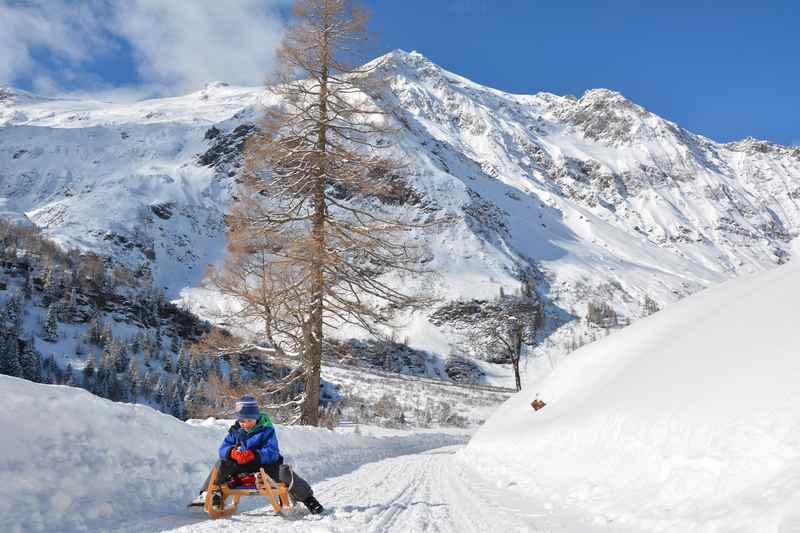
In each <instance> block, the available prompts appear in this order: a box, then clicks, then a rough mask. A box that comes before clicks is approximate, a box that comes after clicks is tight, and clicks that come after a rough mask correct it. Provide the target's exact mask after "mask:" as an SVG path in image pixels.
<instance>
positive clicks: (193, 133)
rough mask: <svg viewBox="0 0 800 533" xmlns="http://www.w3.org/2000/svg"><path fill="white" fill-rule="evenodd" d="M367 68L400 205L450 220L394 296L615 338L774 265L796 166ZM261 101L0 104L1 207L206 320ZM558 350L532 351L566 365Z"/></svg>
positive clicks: (790, 154)
mask: <svg viewBox="0 0 800 533" xmlns="http://www.w3.org/2000/svg"><path fill="white" fill-rule="evenodd" d="M375 65H376V66H378V67H379V68H377V69H376V70H375V75H381V76H384V77H385V78H386V80H387V82H388V84H387V86H386V87H385V89H384V90H382V91H381V92H380V94H374V95H372V96H373V97H374V102H375V103H376V105H378V106H380V107H382V108H383V109H386V110H388V111H390V112H391V113H392V114H393V116H394V117H395V120H396V124H397V126H398V128H399V132H398V135H397V138H396V141H397V150H396V152H395V153H396V155H397V156H398V157H401V158H402V159H403V160H404V162H407V163H408V166H407V167H406V171H405V174H406V175H405V176H404V178H405V179H407V180H408V182H409V183H410V184H411V185H412V187H413V188H414V191H415V193H414V195H412V196H411V197H410V198H407V199H406V200H407V202H408V205H407V206H406V207H407V208H408V209H417V210H418V211H419V212H420V213H422V214H423V215H424V214H425V213H429V212H431V211H436V212H439V213H442V212H447V213H449V214H451V215H454V216H455V220H456V222H455V223H454V224H452V225H450V226H447V227H437V228H435V229H434V230H428V231H425V232H424V234H422V235H419V234H416V235H412V237H411V238H413V239H424V240H426V241H427V242H428V243H429V244H430V247H431V252H432V254H431V257H430V258H428V259H429V261H428V262H427V263H426V266H428V267H431V268H432V269H434V270H436V271H437V272H438V273H439V274H440V276H439V277H438V278H435V279H414V280H408V279H402V280H401V279H398V280H397V283H403V284H404V286H407V287H416V288H419V289H420V290H427V289H429V288H430V287H431V286H433V287H435V288H436V289H437V291H438V293H439V295H440V296H441V297H442V298H443V299H444V300H463V299H469V298H490V297H494V296H495V295H497V294H498V292H499V290H500V288H501V287H502V288H503V289H504V290H505V291H506V292H510V291H511V290H513V289H516V288H517V287H518V286H519V282H520V279H521V278H523V277H528V278H535V279H536V280H537V281H538V289H537V290H538V291H539V292H540V293H542V294H544V295H545V296H546V298H547V299H548V301H549V302H550V306H549V308H548V309H549V313H550V316H551V318H552V321H551V324H552V325H553V326H558V325H559V324H561V323H563V322H565V321H569V320H570V319H573V318H576V317H582V316H583V315H585V309H586V305H587V302H589V301H596V302H608V303H609V304H611V305H612V306H613V307H614V308H615V309H616V311H617V312H618V313H619V314H620V316H621V317H622V319H621V322H623V323H624V322H626V321H627V320H632V319H636V318H638V317H640V316H642V314H643V311H642V302H643V301H644V299H645V296H648V297H650V298H652V299H653V300H654V301H655V302H657V303H658V304H660V305H661V306H663V305H665V304H668V303H671V302H673V301H675V300H677V299H680V298H681V297H683V296H685V295H687V294H691V293H693V292H696V291H698V290H700V289H702V288H705V287H707V286H710V285H712V284H715V283H718V282H721V281H723V280H725V279H729V278H731V277H733V276H735V275H738V274H741V273H748V272H756V271H762V270H765V269H769V268H772V267H774V266H776V265H778V264H780V263H783V262H785V261H786V260H787V259H788V257H789V255H790V249H789V247H788V244H787V243H788V242H789V240H790V239H791V238H792V237H793V236H795V235H797V234H798V229H800V206H798V203H797V199H798V198H800V149H797V148H787V147H782V146H777V145H773V144H769V143H766V142H761V141H756V140H753V139H747V140H744V141H741V142H737V143H729V144H719V143H715V142H713V141H711V140H709V139H706V138H704V137H702V136H699V135H695V134H693V133H691V132H688V131H686V130H684V129H682V128H681V127H680V126H678V125H676V124H673V123H671V122H669V121H667V120H664V119H663V118H661V117H658V116H656V115H654V114H652V113H649V112H648V111H647V110H645V109H643V108H642V107H640V106H638V105H636V104H635V103H633V102H630V101H628V100H626V99H625V98H624V97H623V96H622V95H620V94H618V93H615V92H613V91H609V90H606V89H596V90H592V91H588V92H587V93H586V94H584V95H583V96H582V97H581V98H575V97H572V96H556V95H553V94H548V93H538V94H534V95H513V94H508V93H504V92H501V91H497V90H494V89H491V88H488V87H484V86H481V85H478V84H475V83H473V82H471V81H469V80H466V79H464V78H462V77H460V76H457V75H455V74H452V73H450V72H447V71H445V70H443V69H441V68H439V67H438V66H436V65H435V64H433V63H432V62H431V61H429V60H428V59H426V58H425V57H423V56H422V55H420V54H418V53H413V52H412V53H406V52H402V51H396V52H393V53H390V54H388V55H386V56H383V57H381V58H378V59H376V60H375ZM269 103H270V102H269V101H268V100H265V99H264V97H263V91H262V89H261V88H258V87H254V88H247V87H229V86H226V85H225V84H221V83H213V84H209V85H208V86H207V87H206V88H205V89H203V90H202V91H199V92H196V93H193V94H190V95H187V96H184V97H178V98H168V99H160V100H147V101H143V102H138V103H135V104H109V103H105V102H97V101H88V100H64V99H46V98H42V97H38V96H36V95H32V94H29V93H24V92H22V91H17V90H14V89H2V90H0V196H5V197H8V198H10V199H12V200H13V201H14V202H15V204H16V205H18V206H19V208H20V209H21V210H23V211H24V212H25V213H27V215H28V216H29V217H30V218H31V219H32V220H33V221H34V222H35V223H36V224H38V225H40V226H42V227H44V228H46V230H47V232H48V234H49V235H51V236H52V237H54V238H55V239H57V240H59V241H60V242H62V243H64V244H65V245H69V246H80V247H83V248H90V249H94V250H96V251H100V252H102V253H105V254H108V255H112V256H114V257H115V258H116V259H117V260H120V261H123V262H126V263H128V264H129V265H130V266H132V267H133V268H134V269H136V268H137V267H139V266H140V265H142V264H145V265H147V266H148V267H150V268H151V270H152V272H153V277H154V279H155V281H156V283H157V285H159V286H164V287H166V288H167V290H168V294H169V295H171V296H177V295H179V294H181V293H182V294H183V297H184V299H185V300H186V302H187V303H188V304H190V305H192V306H193V308H194V309H196V310H198V311H200V312H204V311H205V310H208V309H209V308H211V307H213V304H209V301H208V298H207V296H206V295H205V294H203V293H202V292H201V291H197V290H193V287H196V286H197V285H198V284H199V282H200V279H201V277H202V273H203V271H204V269H205V266H206V265H207V264H208V263H211V262H214V261H216V260H218V259H219V258H220V257H221V254H222V253H223V248H224V221H223V216H224V213H225V205H226V202H227V201H228V200H229V199H230V197H231V191H232V188H233V187H234V185H235V179H236V176H237V172H238V157H239V153H240V151H241V147H242V140H243V139H244V138H245V137H246V135H247V133H248V132H249V131H250V127H251V125H252V124H253V123H254V122H255V120H256V118H257V115H258V106H259V105H261V104H269ZM430 311H431V312H433V311H434V309H431V310H430ZM429 315H430V313H425V314H423V315H417V316H415V317H412V318H411V319H410V320H409V321H408V323H407V324H406V325H405V326H404V327H403V328H401V330H402V331H399V334H400V335H401V336H406V335H407V336H409V338H410V341H411V343H412V345H413V346H415V347H417V348H422V349H429V350H433V351H435V352H438V353H440V354H446V353H447V352H449V351H451V350H453V347H454V346H458V344H459V341H460V340H461V336H460V335H461V334H460V332H459V331H457V328H454V327H452V326H451V325H448V324H440V325H438V326H434V325H433V324H431V323H430V322H429V321H428V320H427V317H428V316H429ZM570 334H571V333H569V332H564V331H561V332H556V334H555V335H552V336H551V337H550V339H549V340H545V341H544V342H543V343H542V348H541V349H540V351H542V352H547V353H551V354H552V353H563V352H565V351H566V350H567V345H568V344H569V342H568V341H569V336H570ZM592 335H593V334H592ZM573 341H574V339H573ZM580 342H583V340H580ZM580 342H579V343H580ZM573 343H574V342H573ZM456 351H458V350H456ZM501 381H502V380H501Z"/></svg>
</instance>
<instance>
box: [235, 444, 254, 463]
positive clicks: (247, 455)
mask: <svg viewBox="0 0 800 533" xmlns="http://www.w3.org/2000/svg"><path fill="white" fill-rule="evenodd" d="M255 458H256V454H255V453H253V451H252V450H244V451H242V450H240V449H239V448H231V459H233V460H234V461H236V462H237V463H239V464H240V465H246V464H247V463H249V462H251V461H252V460H253V459H255Z"/></svg>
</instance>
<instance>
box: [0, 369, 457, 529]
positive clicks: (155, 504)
mask: <svg viewBox="0 0 800 533" xmlns="http://www.w3.org/2000/svg"><path fill="white" fill-rule="evenodd" d="M0 395H2V397H3V409H2V411H0V427H2V428H3V432H2V433H0V476H1V477H0V479H2V483H0V516H2V530H3V531H9V532H17V531H59V532H62V531H73V530H87V529H90V530H96V529H98V528H99V529H104V528H107V527H108V526H109V525H110V524H112V523H116V522H119V521H123V520H128V521H129V520H132V519H135V518H136V517H139V516H142V515H143V514H146V516H148V517H150V518H152V517H154V516H157V515H159V514H168V513H171V514H173V515H174V514H175V513H176V512H177V513H181V512H185V513H190V511H189V510H186V509H185V505H186V503H187V502H188V501H189V500H191V499H192V498H193V497H194V496H195V495H196V494H197V489H198V487H199V486H200V485H201V483H202V481H203V480H204V479H205V476H206V475H207V474H208V470H209V466H210V464H211V462H213V460H214V459H215V457H216V449H217V446H218V445H219V442H220V441H221V440H222V438H223V436H224V433H225V432H226V431H227V428H228V424H227V423H218V422H216V421H213V420H209V421H205V422H200V423H194V424H187V423H184V422H181V421H180V420H177V419H175V418H173V417H171V416H168V415H165V414H162V413H159V412H157V411H155V410H153V409H150V408H149V407H145V406H142V405H135V404H121V403H114V402H111V401H108V400H105V399H102V398H99V397H96V396H93V395H92V394H89V393H88V392H86V391H84V390H82V389H76V388H72V387H66V386H55V385H39V384H35V383H31V382H29V381H25V380H22V379H17V378H11V377H8V376H2V375H0ZM277 431H278V439H279V442H280V445H281V449H282V451H283V453H284V455H285V456H287V458H288V459H289V460H290V462H294V463H295V464H296V465H297V467H298V471H299V472H302V474H303V475H304V476H306V477H307V478H308V479H309V480H310V481H312V482H314V481H318V480H320V479H322V478H323V477H326V476H330V475H335V474H338V473H344V472H346V471H348V470H353V469H355V468H357V467H358V466H359V465H360V464H362V463H365V462H369V461H374V460H378V459H382V458H384V457H389V456H392V455H401V454H404V453H414V452H417V451H421V450H424V449H429V448H434V447H438V446H442V445H447V444H453V443H455V442H459V441H462V442H463V437H461V436H451V435H443V434H423V435H413V436H411V435H410V436H396V437H384V438H378V437H367V436H358V435H351V434H340V433H337V432H333V431H329V430H326V429H317V428H283V427H279V428H278V430H277ZM198 518H202V515H198Z"/></svg>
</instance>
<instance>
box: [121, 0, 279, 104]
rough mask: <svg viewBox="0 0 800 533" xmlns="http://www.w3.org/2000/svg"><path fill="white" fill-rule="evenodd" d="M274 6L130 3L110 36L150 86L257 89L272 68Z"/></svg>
mask: <svg viewBox="0 0 800 533" xmlns="http://www.w3.org/2000/svg"><path fill="white" fill-rule="evenodd" d="M276 4H278V2H276V1H270V2H265V1H263V0H236V1H228V2H221V1H219V0H170V1H169V2H165V1H163V0H135V1H128V2H123V3H120V5H119V9H118V11H117V13H116V20H115V30H116V31H117V32H119V34H120V35H122V36H124V37H125V38H126V39H127V40H128V42H130V43H131V45H132V46H133V48H134V49H135V50H136V52H137V58H138V60H139V71H140V74H141V76H142V77H143V78H144V79H145V80H146V81H147V82H149V83H154V84H157V85H165V86H167V87H174V88H175V89H177V90H178V91H188V90H193V89H198V88H200V87H202V85H203V84H205V83H206V82H208V81H214V80H224V81H227V82H229V83H232V84H258V83H261V82H263V81H264V79H265V77H266V76H267V74H268V72H269V71H270V69H271V67H272V61H273V57H274V55H273V53H274V50H275V49H276V47H277V46H278V44H279V42H280V39H281V30H282V23H281V21H280V19H279V18H278V16H277V15H276V14H275V13H274V12H273V11H271V10H269V8H270V7H272V8H274V7H275V5H276Z"/></svg>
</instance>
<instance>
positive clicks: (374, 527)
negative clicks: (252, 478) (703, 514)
mask: <svg viewBox="0 0 800 533" xmlns="http://www.w3.org/2000/svg"><path fill="white" fill-rule="evenodd" d="M460 448H461V447H460V446H450V447H446V448H438V449H435V450H430V451H428V452H424V453H420V454H415V455H404V456H399V457H394V458H391V459H386V460H383V461H378V462H375V463H368V464H365V465H363V466H361V467H360V468H358V469H357V470H355V471H353V472H351V473H349V474H346V475H343V476H338V477H334V478H330V479H328V480H326V481H322V482H320V483H317V484H316V485H315V487H314V489H315V492H316V495H317V496H318V498H319V500H320V501H321V502H322V504H323V505H324V506H325V507H326V511H325V513H324V514H322V515H320V516H313V515H310V514H308V512H307V511H305V509H304V508H302V505H301V506H300V509H298V510H297V511H295V512H294V513H293V514H292V515H290V516H288V517H281V516H276V515H275V513H274V512H273V511H272V509H271V508H270V507H266V506H259V507H258V508H255V509H253V508H250V510H247V511H244V512H241V513H239V514H237V515H235V516H233V517H231V518H228V519H220V520H207V519H205V518H204V516H203V515H202V514H199V511H198V512H197V513H196V514H195V515H193V516H191V517H190V516H189V515H188V514H187V515H184V516H182V517H172V520H173V525H172V526H170V525H169V523H168V520H162V521H160V522H159V523H152V522H151V523H149V524H139V529H138V531H170V532H173V533H207V532H218V531H236V532H241V533H256V532H259V533H261V532H274V533H278V532H281V533H301V532H312V531H313V532H315V533H383V532H397V533H401V532H402V533H414V532H425V533H493V532H500V533H517V532H519V533H521V532H525V533H551V532H553V533H554V532H564V533H578V532H580V533H588V532H592V531H604V532H606V533H607V532H608V529H595V528H592V527H590V526H589V525H588V524H587V523H586V522H585V521H580V520H577V519H574V520H573V518H574V517H570V519H569V521H568V522H564V515H563V514H562V513H558V514H553V513H552V512H551V511H549V510H546V508H545V506H544V505H541V504H540V503H538V502H536V501H531V500H530V499H526V498H523V497H521V496H518V495H517V494H516V491H514V489H513V487H505V486H504V487H498V486H496V485H494V484H493V483H491V482H490V481H489V480H488V479H487V478H486V477H484V476H483V475H482V474H481V473H479V472H476V471H474V470H473V469H472V468H471V467H470V466H469V465H468V464H466V463H465V462H464V460H463V459H462V458H461V457H460V456H459V455H458V454H457V452H458V450H459V449H460ZM243 502H244V501H243ZM259 505H260V504H259ZM245 508H246V509H247V507H246V506H245ZM130 530H133V529H130Z"/></svg>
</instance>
